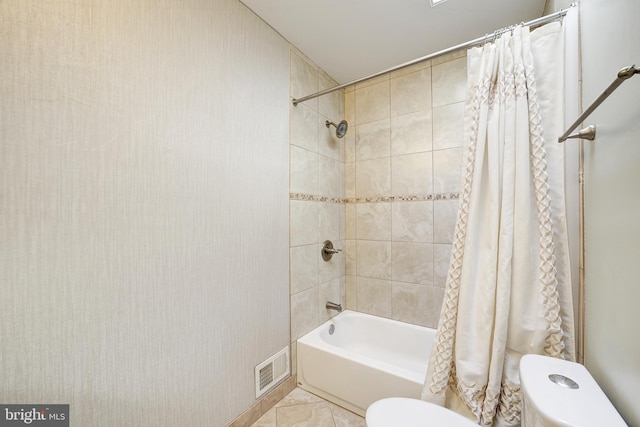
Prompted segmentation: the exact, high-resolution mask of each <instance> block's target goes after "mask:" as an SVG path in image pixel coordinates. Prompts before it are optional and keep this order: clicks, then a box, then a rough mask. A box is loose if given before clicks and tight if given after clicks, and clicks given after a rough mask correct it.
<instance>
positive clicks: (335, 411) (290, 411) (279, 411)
mask: <svg viewBox="0 0 640 427" xmlns="http://www.w3.org/2000/svg"><path fill="white" fill-rule="evenodd" d="M366 426H367V424H366V423H365V421H364V418H362V417H360V416H358V415H356V414H354V413H353V412H350V411H347V410H346V409H344V408H341V407H340V406H338V405H334V404H333V403H331V402H327V401H326V400H324V399H321V398H319V397H318V396H315V395H313V394H311V393H309V392H307V391H305V390H303V389H301V388H295V389H293V391H292V392H291V393H289V394H288V395H286V396H285V397H284V398H283V399H282V400H281V401H280V402H278V403H277V404H276V406H274V407H273V408H271V409H270V410H269V412H267V413H266V414H264V415H263V416H262V417H261V418H260V419H259V420H258V421H256V422H255V423H254V424H253V425H251V427H366Z"/></svg>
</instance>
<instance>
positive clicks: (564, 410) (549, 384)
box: [520, 354, 627, 427]
mask: <svg viewBox="0 0 640 427" xmlns="http://www.w3.org/2000/svg"><path fill="white" fill-rule="evenodd" d="M520 389H521V393H522V403H523V404H522V427H605V426H606V427H619V426H620V427H627V424H626V423H625V422H624V420H623V419H622V417H621V416H620V414H619V413H618V412H617V411H616V409H615V408H614V407H613V405H612V404H611V402H610V401H609V399H608V398H607V396H606V395H605V394H604V392H603V391H602V389H601V388H600V386H598V384H597V383H596V381H595V379H594V378H593V377H592V376H591V374H590V373H589V371H587V369H586V368H585V367H584V366H582V365H580V364H579V363H574V362H569V361H567V360H562V359H556V358H553V357H547V356H540V355H537V354H527V355H525V356H523V357H522V359H521V360H520Z"/></svg>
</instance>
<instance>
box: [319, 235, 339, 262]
mask: <svg viewBox="0 0 640 427" xmlns="http://www.w3.org/2000/svg"><path fill="white" fill-rule="evenodd" d="M321 252H322V259H323V260H325V261H329V260H330V259H331V257H333V254H337V253H338V252H342V249H334V247H333V243H332V242H331V240H325V241H324V245H323V246H322V251H321Z"/></svg>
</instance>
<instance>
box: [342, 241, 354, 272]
mask: <svg viewBox="0 0 640 427" xmlns="http://www.w3.org/2000/svg"><path fill="white" fill-rule="evenodd" d="M344 252H345V254H344V257H345V274H346V275H354V276H355V274H356V241H355V240H345V243H344Z"/></svg>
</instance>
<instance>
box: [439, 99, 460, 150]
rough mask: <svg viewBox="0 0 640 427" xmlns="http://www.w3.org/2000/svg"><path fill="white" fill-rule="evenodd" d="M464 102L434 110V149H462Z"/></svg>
mask: <svg viewBox="0 0 640 427" xmlns="http://www.w3.org/2000/svg"><path fill="white" fill-rule="evenodd" d="M463 134H464V102H457V103H455V104H449V105H443V106H442V107H435V108H434V109H433V149H434V150H440V149H443V148H454V147H462V142H463V136H464V135H463Z"/></svg>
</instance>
